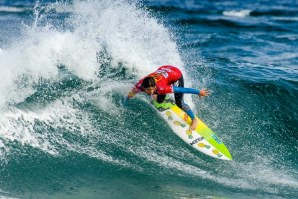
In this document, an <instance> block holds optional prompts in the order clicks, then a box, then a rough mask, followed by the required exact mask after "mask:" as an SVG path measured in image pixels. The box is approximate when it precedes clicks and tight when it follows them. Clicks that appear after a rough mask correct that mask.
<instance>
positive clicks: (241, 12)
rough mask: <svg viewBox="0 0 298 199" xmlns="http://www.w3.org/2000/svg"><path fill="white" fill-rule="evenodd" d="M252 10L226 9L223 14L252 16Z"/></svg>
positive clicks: (241, 16)
mask: <svg viewBox="0 0 298 199" xmlns="http://www.w3.org/2000/svg"><path fill="white" fill-rule="evenodd" d="M251 12H252V11H251V10H231V11H224V12H223V15H225V16H231V17H240V18H243V17H247V16H250V13H251Z"/></svg>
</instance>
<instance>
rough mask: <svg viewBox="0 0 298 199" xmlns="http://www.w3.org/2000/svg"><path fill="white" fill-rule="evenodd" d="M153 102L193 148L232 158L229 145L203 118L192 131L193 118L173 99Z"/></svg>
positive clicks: (227, 158) (213, 155) (220, 156)
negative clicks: (225, 143)
mask: <svg viewBox="0 0 298 199" xmlns="http://www.w3.org/2000/svg"><path fill="white" fill-rule="evenodd" d="M152 104H153V105H154V107H155V108H156V109H157V110H158V111H159V113H160V115H161V116H162V117H163V118H164V119H165V121H167V123H168V124H169V126H170V127H171V128H172V130H173V131H174V132H175V133H176V134H177V135H178V136H179V137H180V138H181V139H182V140H184V141H185V142H186V143H188V144H190V145H191V146H192V147H193V148H195V149H197V150H198V151H200V152H202V153H204V154H206V155H209V156H211V157H215V158H218V159H224V160H232V156H231V154H230V152H229V150H228V149H227V147H226V146H225V145H224V143H223V142H222V141H221V140H220V139H219V138H218V137H217V135H216V134H215V133H214V132H213V131H212V130H211V129H210V128H209V127H208V126H207V125H206V124H205V123H204V122H203V121H202V120H200V119H199V118H198V120H199V124H198V126H197V127H196V129H195V130H194V131H191V130H189V127H190V125H191V122H192V120H191V118H190V117H189V116H188V115H187V114H186V113H185V112H184V111H183V110H182V109H180V108H179V107H178V106H177V105H176V104H175V103H174V102H173V101H172V100H168V99H167V100H165V101H164V102H163V103H157V102H156V101H152Z"/></svg>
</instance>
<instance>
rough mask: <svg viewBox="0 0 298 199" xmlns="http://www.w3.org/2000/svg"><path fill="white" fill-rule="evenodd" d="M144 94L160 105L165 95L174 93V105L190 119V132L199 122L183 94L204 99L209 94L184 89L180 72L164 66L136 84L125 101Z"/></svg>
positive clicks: (204, 90) (207, 92)
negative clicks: (194, 95) (141, 93)
mask: <svg viewBox="0 0 298 199" xmlns="http://www.w3.org/2000/svg"><path fill="white" fill-rule="evenodd" d="M139 92H145V93H146V94H148V95H150V96H152V97H153V98H154V99H156V101H157V102H158V103H162V102H163V101H164V99H165V98H166V94H168V93H174V96H175V103H176V104H177V106H178V107H179V108H181V109H182V110H184V111H185V112H186V113H187V115H188V116H189V117H190V118H191V119H192V123H191V125H190V130H195V128H196V127H197V125H198V123H199V121H198V119H197V118H195V115H194V113H193V112H192V110H191V109H190V107H189V106H188V105H187V104H186V103H185V102H184V100H183V94H184V93H191V94H196V95H198V96H199V97H205V96H208V95H209V94H210V92H209V90H207V89H202V90H197V89H193V88H184V80H183V75H182V72H181V71H180V70H179V69H178V68H177V67H174V66H170V65H166V66H161V67H159V68H158V69H157V70H156V71H155V72H153V73H151V74H149V75H147V76H146V77H144V78H143V79H141V80H139V81H138V83H136V84H135V85H134V86H133V88H132V89H131V91H130V92H129V93H128V95H127V99H131V98H133V97H134V96H135V95H136V94H137V93H139Z"/></svg>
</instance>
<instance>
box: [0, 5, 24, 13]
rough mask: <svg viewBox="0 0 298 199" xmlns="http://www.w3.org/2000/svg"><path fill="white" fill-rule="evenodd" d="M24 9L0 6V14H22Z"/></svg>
mask: <svg viewBox="0 0 298 199" xmlns="http://www.w3.org/2000/svg"><path fill="white" fill-rule="evenodd" d="M24 11H26V9H25V8H20V7H12V6H0V12H24Z"/></svg>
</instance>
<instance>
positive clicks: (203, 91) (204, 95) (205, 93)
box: [199, 88, 210, 97]
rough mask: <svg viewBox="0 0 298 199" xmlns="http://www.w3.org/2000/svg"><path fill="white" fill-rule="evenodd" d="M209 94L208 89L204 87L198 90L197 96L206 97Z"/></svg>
mask: <svg viewBox="0 0 298 199" xmlns="http://www.w3.org/2000/svg"><path fill="white" fill-rule="evenodd" d="M209 95H210V91H209V90H208V89H206V88H204V89H202V90H200V93H199V97H207V96H209Z"/></svg>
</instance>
